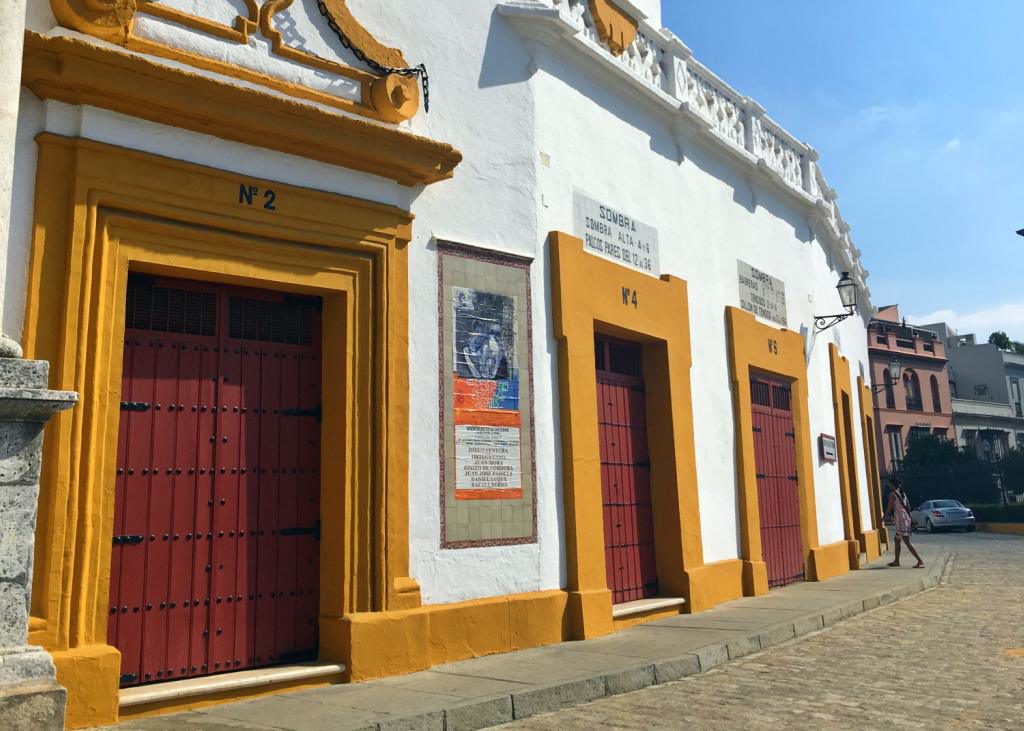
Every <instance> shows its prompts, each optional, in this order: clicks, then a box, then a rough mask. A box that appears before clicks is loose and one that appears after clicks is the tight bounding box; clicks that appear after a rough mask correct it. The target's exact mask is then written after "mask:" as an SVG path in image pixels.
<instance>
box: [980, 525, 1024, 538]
mask: <svg viewBox="0 0 1024 731" xmlns="http://www.w3.org/2000/svg"><path fill="white" fill-rule="evenodd" d="M978 530H980V531H982V532H984V533H1003V534H1005V535H1012V536H1024V523H978Z"/></svg>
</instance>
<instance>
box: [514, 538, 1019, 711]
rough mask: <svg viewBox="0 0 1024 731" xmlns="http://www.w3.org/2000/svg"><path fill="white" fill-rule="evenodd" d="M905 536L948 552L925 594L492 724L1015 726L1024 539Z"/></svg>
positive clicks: (909, 563) (1017, 706)
mask: <svg viewBox="0 0 1024 731" xmlns="http://www.w3.org/2000/svg"><path fill="white" fill-rule="evenodd" d="M914 540H915V543H920V544H921V545H923V546H928V545H929V544H933V545H934V544H937V543H940V542H941V543H942V544H945V545H946V546H948V547H949V548H950V549H951V550H952V551H954V552H955V559H954V561H953V563H952V571H951V573H949V575H948V576H947V577H946V579H945V580H944V582H943V584H942V585H940V586H939V587H937V588H935V589H933V590H931V591H928V592H925V593H923V594H920V595H917V596H914V597H911V598H909V599H907V600H905V601H902V602H899V603H897V604H893V605H888V606H884V607H881V608H879V609H877V610H875V611H872V612H867V613H865V614H862V615H860V616H858V617H855V618H853V619H852V620H850V621H849V622H845V623H843V624H841V625H839V626H836V627H833V628H831V629H826V630H824V631H821V632H817V633H815V634H812V635H810V636H807V637H804V638H802V639H797V640H796V641H793V642H790V643H788V644H785V645H781V646H778V647H775V648H770V649H768V650H766V651H764V652H761V653H758V654H756V655H750V656H748V657H746V658H742V659H740V660H737V661H735V662H732V663H728V664H726V665H724V666H722V667H719V668H717V669H714V670H711V671H709V672H707V673H704V674H701V675H695V676H692V677H689V678H685V679H683V680H681V681H679V682H675V683H670V684H668V685H663V686H659V687H653V688H648V689H645V690H641V691H637V692H634V693H629V694H626V695H620V696H616V697H612V698H607V699H604V700H599V701H595V702H593V703H589V704H587V705H583V706H578V707H576V708H571V709H566V710H563V711H559V712H556V713H551V714H547V715H543V716H535V717H532V718H528V719H525V720H523V721H519V722H515V723H513V724H508V725H507V726H505V727H503V728H519V729H538V730H539V729H565V728H579V729H584V728H585V729H592V728H682V727H687V728H701V729H705V728H706V729H769V728H772V729H778V728H808V729H810V728H813V729H821V728H836V729H846V728H850V729H852V728H894V727H895V728H921V727H930V728H936V727H938V728H1003V729H1011V728H1014V729H1019V728H1022V727H1024V616H1022V613H1024V538H1018V537H1011V536H997V535H989V534H980V533H978V534H966V535H960V534H956V535H943V536H920V537H915V539H914ZM911 563H912V561H909V560H908V561H906V562H904V566H905V567H906V566H910V565H911ZM890 570H892V569H890ZM901 570H904V571H909V570H910V569H908V568H904V569H901Z"/></svg>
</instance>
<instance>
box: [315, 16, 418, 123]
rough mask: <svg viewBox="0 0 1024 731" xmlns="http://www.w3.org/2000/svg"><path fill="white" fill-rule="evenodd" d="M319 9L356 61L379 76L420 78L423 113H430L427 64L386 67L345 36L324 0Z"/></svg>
mask: <svg viewBox="0 0 1024 731" xmlns="http://www.w3.org/2000/svg"><path fill="white" fill-rule="evenodd" d="M317 7H318V8H319V9H320V15H322V16H324V20H326V21H327V25H328V27H330V29H331V30H332V31H334V35H336V36H338V40H339V41H341V45H342V46H344V47H345V48H347V49H348V50H349V51H351V52H352V54H353V55H354V56H355V57H356V59H357V60H358V61H359V62H361V63H364V64H366V65H367V66H369V67H370V68H371V69H372V70H373V71H376V72H377V73H378V74H383V75H384V76H387V75H389V74H398V75H399V76H419V77H420V83H421V84H422V86H423V111H425V112H430V77H429V76H428V75H427V66H426V64H422V63H421V64H420V65H419V66H411V67H408V68H393V67H391V66H385V65H383V64H381V63H378V62H377V61H374V60H373V59H372V58H370V57H369V56H367V55H366V53H365V52H364V51H363V50H362V49H361V48H358V47H357V46H356V45H355V44H354V43H353V42H352V40H351V39H350V38H349V37H348V36H347V35H345V31H343V30H342V29H341V27H340V26H339V25H338V24H337V22H335V20H334V16H332V15H331V11H330V10H328V9H327V5H326V4H325V3H324V0H317Z"/></svg>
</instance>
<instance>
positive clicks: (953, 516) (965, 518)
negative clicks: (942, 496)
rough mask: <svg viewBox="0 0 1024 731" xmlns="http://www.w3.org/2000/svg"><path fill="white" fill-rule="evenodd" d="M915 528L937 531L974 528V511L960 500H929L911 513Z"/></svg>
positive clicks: (931, 531)
mask: <svg viewBox="0 0 1024 731" xmlns="http://www.w3.org/2000/svg"><path fill="white" fill-rule="evenodd" d="M910 519H911V520H912V521H913V523H914V529H915V530H916V529H918V528H923V529H924V530H926V531H928V532H929V533H935V532H936V531H940V530H947V529H949V528H963V529H964V530H967V531H973V530H974V512H973V511H972V510H971V509H970V508H966V507H964V505H963V503H961V502H960V501H959V500H928V501H925V502H923V503H921V505H920V506H918V508H917V510H914V511H912V512H911V513H910Z"/></svg>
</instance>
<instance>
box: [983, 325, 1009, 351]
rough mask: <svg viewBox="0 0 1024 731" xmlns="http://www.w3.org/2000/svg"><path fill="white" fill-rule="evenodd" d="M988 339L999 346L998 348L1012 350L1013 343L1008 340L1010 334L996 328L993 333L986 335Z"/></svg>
mask: <svg viewBox="0 0 1024 731" xmlns="http://www.w3.org/2000/svg"><path fill="white" fill-rule="evenodd" d="M988 341H989V342H990V343H991V344H992V345H994V346H996V347H997V348H999V349H1000V350H1012V349H1013V344H1012V341H1011V340H1010V336H1009V335H1007V334H1006V333H1004V332H1003V331H1002V330H996V331H995V332H994V333H992V334H991V335H989V336H988Z"/></svg>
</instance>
